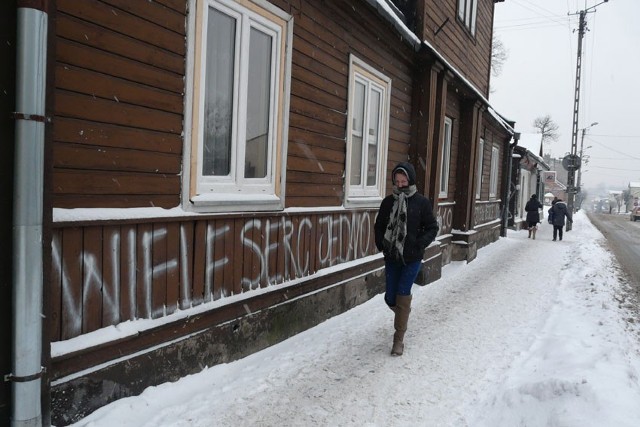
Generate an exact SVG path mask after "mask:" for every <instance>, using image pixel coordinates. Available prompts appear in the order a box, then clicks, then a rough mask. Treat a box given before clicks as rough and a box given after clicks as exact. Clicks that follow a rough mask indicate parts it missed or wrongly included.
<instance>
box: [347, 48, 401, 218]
mask: <svg viewBox="0 0 640 427" xmlns="http://www.w3.org/2000/svg"><path fill="white" fill-rule="evenodd" d="M390 93H391V79H389V78H388V77H387V76H385V75H384V74H381V73H379V72H378V71H377V70H375V69H374V68H372V67H370V66H368V65H367V64H365V63H364V62H362V61H361V60H359V59H358V58H356V57H355V56H353V55H352V56H351V58H350V61H349V112H348V115H347V126H348V132H347V164H346V165H345V167H346V172H347V174H346V176H347V180H346V200H345V205H346V206H355V205H357V206H377V205H379V203H380V200H381V199H382V197H383V196H384V192H385V183H386V164H387V140H388V129H389V103H390Z"/></svg>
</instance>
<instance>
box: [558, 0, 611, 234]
mask: <svg viewBox="0 0 640 427" xmlns="http://www.w3.org/2000/svg"><path fill="white" fill-rule="evenodd" d="M608 1H609V0H604V1H603V2H600V3H598V4H596V5H593V6H591V7H588V8H586V9H584V10H581V11H580V12H579V13H578V14H579V15H580V24H579V26H578V59H577V61H576V85H575V93H574V98H573V131H572V133H571V153H570V154H569V156H567V157H566V159H567V161H566V164H565V168H566V169H567V193H568V196H567V199H568V200H567V209H568V210H569V212H571V213H573V212H574V208H573V205H574V199H575V196H576V193H577V188H576V185H575V178H576V170H577V169H579V168H580V158H579V157H578V155H577V151H578V118H579V114H578V113H579V110H580V73H581V70H582V39H583V38H584V33H585V30H586V27H587V22H586V17H587V13H588V12H589V11H593V9H595V8H596V7H597V6H600V5H601V4H602V3H607V2H608ZM573 15H575V13H574V14H573ZM566 227H567V231H569V230H571V228H572V227H571V222H568V223H567V226H566Z"/></svg>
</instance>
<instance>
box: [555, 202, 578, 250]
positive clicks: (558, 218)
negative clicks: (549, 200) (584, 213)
mask: <svg viewBox="0 0 640 427" xmlns="http://www.w3.org/2000/svg"><path fill="white" fill-rule="evenodd" d="M549 215H550V216H551V217H552V218H553V241H554V242H555V241H556V238H560V240H562V227H564V218H565V217H566V218H567V221H569V222H570V223H573V217H572V216H571V212H569V209H568V208H567V204H566V203H565V202H563V201H562V199H558V201H557V202H556V203H554V205H553V206H551V209H549Z"/></svg>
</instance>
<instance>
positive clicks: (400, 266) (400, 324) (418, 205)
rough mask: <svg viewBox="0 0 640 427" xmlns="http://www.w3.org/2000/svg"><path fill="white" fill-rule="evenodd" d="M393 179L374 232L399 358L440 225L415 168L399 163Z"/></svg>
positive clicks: (395, 353)
mask: <svg viewBox="0 0 640 427" xmlns="http://www.w3.org/2000/svg"><path fill="white" fill-rule="evenodd" d="M391 178H392V182H393V194H390V195H388V196H387V197H385V198H384V199H383V200H382V203H381V204H380V209H379V210H378V216H377V218H376V222H375V226H374V229H375V240H376V247H377V248H378V250H380V251H382V252H383V253H384V262H385V264H384V265H385V279H386V290H385V294H384V301H385V302H386V303H387V305H388V306H389V308H391V310H393V312H394V313H395V318H394V321H393V325H394V328H395V330H396V332H395V334H394V336H393V347H392V349H391V354H392V355H396V356H400V355H402V353H403V351H404V334H405V332H406V330H407V322H408V320H409V313H410V312H411V287H412V285H413V283H414V281H415V280H416V277H417V275H418V272H419V270H420V267H421V265H422V258H423V256H424V251H425V249H426V248H427V246H429V245H430V244H431V242H433V240H434V239H435V238H436V235H437V234H438V230H439V226H438V222H437V221H436V218H435V217H434V216H433V208H432V207H431V202H430V201H429V199H427V198H426V197H425V196H423V195H422V194H419V193H418V192H417V189H416V172H415V169H414V168H413V166H412V165H411V164H410V163H406V162H402V163H399V164H398V165H397V166H396V167H395V168H394V169H393V172H392V174H391Z"/></svg>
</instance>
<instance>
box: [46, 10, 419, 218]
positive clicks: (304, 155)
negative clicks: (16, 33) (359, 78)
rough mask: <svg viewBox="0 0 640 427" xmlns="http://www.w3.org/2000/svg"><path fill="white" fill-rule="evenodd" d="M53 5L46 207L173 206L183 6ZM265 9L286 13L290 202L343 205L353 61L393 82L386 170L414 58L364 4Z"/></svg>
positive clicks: (404, 142) (401, 143) (403, 149)
mask: <svg viewBox="0 0 640 427" xmlns="http://www.w3.org/2000/svg"><path fill="white" fill-rule="evenodd" d="M56 3H57V11H56V21H57V34H56V43H57V44H56V74H55V87H56V91H55V110H56V111H55V118H54V141H53V162H54V164H53V168H54V169H53V189H54V199H53V204H54V207H62V208H75V207H147V206H159V207H175V206H178V205H179V204H180V198H181V181H180V179H181V177H180V173H181V171H182V161H183V159H182V138H181V133H182V131H183V108H184V107H183V93H184V91H185V87H184V76H185V55H186V41H185V36H186V27H185V19H186V4H187V1H186V0H163V1H154V2H146V1H141V2H130V1H127V0H86V1H82V2H77V1H74V0H59V1H57V2H56ZM272 3H274V4H275V5H276V6H278V7H280V8H281V9H283V10H284V11H286V12H288V13H290V14H292V15H293V16H294V41H293V58H292V78H291V98H290V116H289V125H290V126H289V144H288V159H287V173H286V179H287V187H286V191H287V193H286V198H287V199H286V205H287V207H292V206H340V205H341V204H342V201H343V196H344V194H343V192H344V182H343V179H344V178H343V177H344V170H345V155H346V146H345V137H346V116H347V99H348V93H347V92H348V76H349V54H351V53H353V54H355V55H357V56H359V57H360V58H361V59H363V60H364V61H366V62H367V63H369V64H370V65H372V66H373V67H375V68H377V69H378V70H380V71H382V72H383V73H384V74H385V75H387V76H388V77H390V78H391V79H392V82H393V83H392V94H391V95H392V98H391V117H390V129H389V155H388V160H389V168H392V167H393V165H395V163H397V162H398V161H404V160H406V159H407V154H408V146H409V139H410V115H411V90H412V79H411V75H412V61H413V57H412V55H413V51H412V50H411V48H410V46H409V45H408V44H407V43H406V41H405V40H403V39H401V38H400V36H399V35H398V34H397V32H396V31H395V30H394V29H393V28H392V27H391V25H390V24H388V23H386V22H385V21H383V20H382V19H381V18H380V15H379V14H378V13H377V12H376V11H375V10H373V9H372V8H371V7H370V6H369V5H368V4H367V3H366V2H365V1H364V0H361V1H357V2H342V1H337V0H336V1H319V0H316V1H298V0H291V1H283V0H273V1H272ZM354 9H355V12H354ZM381 35H384V36H383V37H381Z"/></svg>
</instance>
